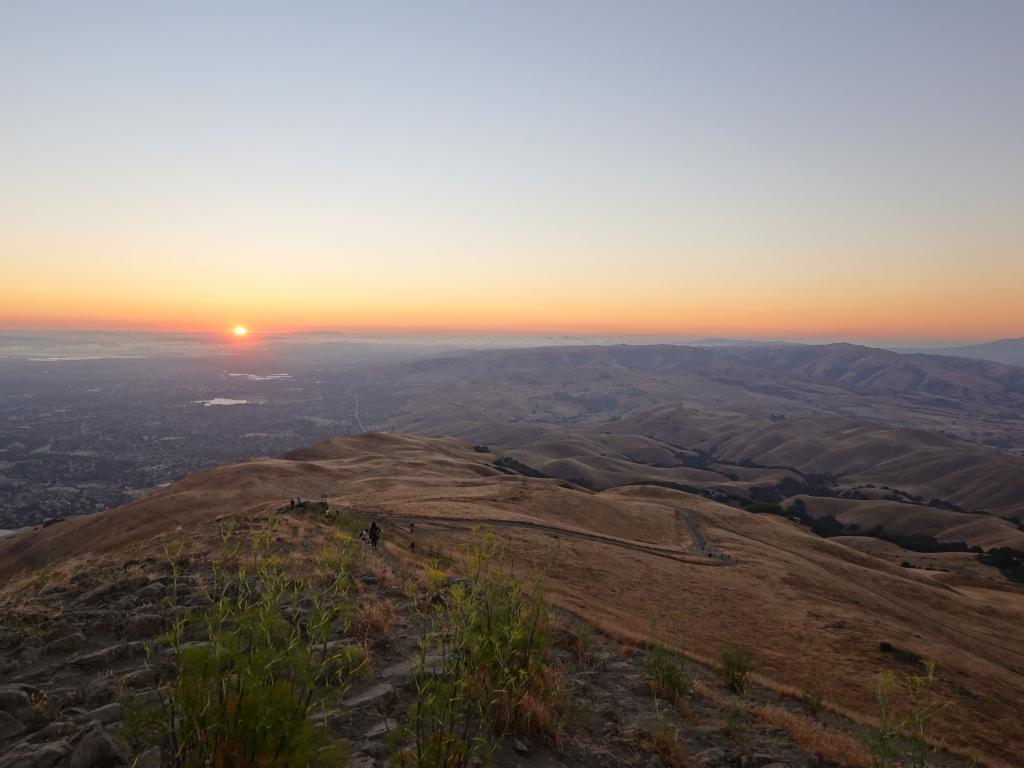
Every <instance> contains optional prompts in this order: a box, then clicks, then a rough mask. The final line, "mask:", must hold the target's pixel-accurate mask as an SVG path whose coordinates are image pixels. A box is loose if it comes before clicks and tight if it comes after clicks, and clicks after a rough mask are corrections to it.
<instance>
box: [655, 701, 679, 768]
mask: <svg viewBox="0 0 1024 768" xmlns="http://www.w3.org/2000/svg"><path fill="white" fill-rule="evenodd" d="M647 747H648V749H650V751H652V752H654V753H656V754H657V755H659V756H660V757H661V762H662V764H663V765H666V766H668V767H669V768H685V766H686V756H685V754H684V753H683V750H682V748H681V747H680V746H679V734H678V733H677V732H676V729H675V728H673V727H672V722H671V721H670V720H669V718H668V716H667V715H666V714H665V713H664V712H662V711H661V710H660V709H658V708H657V707H655V710H654V719H653V720H652V721H651V735H650V740H649V741H648V744H647Z"/></svg>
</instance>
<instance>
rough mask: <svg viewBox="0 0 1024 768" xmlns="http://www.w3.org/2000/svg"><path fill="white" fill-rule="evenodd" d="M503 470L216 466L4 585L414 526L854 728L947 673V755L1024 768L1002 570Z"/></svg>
mask: <svg viewBox="0 0 1024 768" xmlns="http://www.w3.org/2000/svg"><path fill="white" fill-rule="evenodd" d="M618 440H620V438H619V437H614V438H613V439H612V442H611V443H609V444H608V447H609V448H610V447H612V446H617V447H619V448H620V449H622V448H627V449H629V450H640V449H648V450H650V451H652V453H651V456H650V457H657V456H661V454H660V450H661V446H660V445H657V444H651V443H644V442H642V441H640V442H638V443H635V444H634V443H633V442H632V441H630V443H629V444H628V445H622V444H621V443H619V442H616V441H618ZM571 448H572V445H571V444H570V445H569V446H568V447H567V449H571ZM496 458H497V457H496V456H495V454H492V453H486V452H483V451H482V449H479V450H474V449H473V448H472V447H471V446H470V445H469V444H466V443H463V442H461V441H459V440H455V439H452V438H428V437H416V436H408V435H394V434H366V435H362V436H359V437H354V438H337V439H332V440H328V441H325V442H323V443H319V444H316V445H313V446H310V447H309V448H305V449H299V450H296V451H293V452H291V453H289V454H287V455H286V456H284V457H282V458H280V459H257V460H252V461H246V462H239V463H235V464H229V465H225V466H221V467H216V468H212V469H208V470H204V471H201V472H198V473H196V474H194V475H192V476H190V477H187V478H185V479H183V480H181V481H179V482H177V483H175V484H173V485H171V486H170V487H168V488H166V489H164V490H162V491H159V492H157V493H155V494H153V495H152V496H150V497H148V498H145V499H141V500H139V501H136V502H133V503H132V504H129V505H125V506H123V507H119V508H117V509H113V510H109V511H107V512H103V513H98V514H94V515H88V516H84V517H80V518H77V519H73V520H68V521H66V522H62V523H60V524H58V525H52V526H49V527H46V528H40V529H37V530H34V531H28V532H22V533H20V534H19V535H17V536H15V537H13V538H12V539H7V540H3V541H0V579H12V578H18V577H19V574H22V575H23V574H25V573H26V572H27V573H31V572H32V571H33V569H39V568H41V567H44V566H45V567H46V568H48V569H53V568H59V567H61V565H62V564H69V563H71V564H74V567H75V568H76V569H82V568H86V567H88V564H89V563H90V562H93V561H96V560H101V559H104V558H108V559H109V558H112V557H117V558H132V560H133V561H139V560H140V558H145V557H146V556H148V555H153V554H155V553H159V552H160V550H161V547H162V546H163V545H165V544H167V543H168V542H172V541H174V540H175V539H178V538H184V539H189V540H192V539H195V540H196V541H197V542H198V543H197V544H196V547H202V546H208V545H205V544H203V543H202V542H203V540H204V537H209V538H215V537H216V530H217V529H218V521H223V520H237V521H239V524H240V525H241V524H243V523H244V521H245V520H247V519H248V518H249V517H251V516H254V515H255V516H259V515H263V516H265V515H267V514H268V513H272V512H274V511H276V510H278V509H281V508H282V507H284V508H285V512H287V502H288V499H289V498H290V497H293V496H296V495H298V496H301V497H303V498H315V499H320V498H323V500H324V501H326V502H327V503H328V504H329V505H330V506H332V507H334V508H336V509H339V510H343V511H344V510H352V511H357V512H358V513H359V514H361V515H364V516H366V517H375V518H376V519H378V520H380V521H381V523H382V525H383V526H384V530H385V537H386V540H387V539H390V540H392V541H395V542H404V541H407V540H408V539H409V536H408V534H407V533H403V532H402V531H404V530H405V528H406V527H407V525H408V523H409V522H416V523H417V525H418V528H417V533H416V536H417V541H418V542H419V544H420V547H419V548H418V549H417V552H420V551H421V550H423V551H424V554H422V555H418V557H424V558H427V557H429V555H428V554H427V552H445V551H454V549H455V548H457V547H458V546H460V545H461V544H462V543H464V542H466V541H468V540H469V539H470V538H471V537H472V536H473V535H474V534H473V531H474V529H477V528H479V527H480V526H490V527H491V528H492V529H493V530H494V531H495V532H496V533H497V535H498V536H499V538H500V539H501V540H502V541H503V542H504V543H505V546H506V548H507V551H508V552H509V553H510V555H511V561H510V562H511V563H514V568H515V569H516V570H517V571H519V572H522V573H524V574H536V573H538V572H539V573H542V574H543V575H544V579H545V583H546V585H547V591H548V598H549V600H550V602H551V603H552V604H554V605H556V606H558V607H560V608H561V609H564V610H566V611H569V612H571V613H573V614H575V615H576V616H578V617H580V618H582V619H584V620H586V621H587V622H590V623H591V624H593V625H594V626H595V627H596V628H598V629H599V630H601V631H602V632H605V633H607V634H609V635H610V636H612V637H616V638H619V639H621V640H623V641H631V642H637V641H645V640H647V639H649V638H650V633H651V632H652V631H653V632H654V634H655V636H656V637H657V638H658V639H660V640H661V641H663V642H665V643H668V644H670V645H671V646H672V647H675V648H678V649H679V650H681V651H683V652H684V653H686V654H687V655H689V656H690V657H691V658H693V659H695V660H698V661H701V662H703V663H706V664H711V665H714V664H715V663H716V662H715V660H716V659H717V657H718V654H719V652H720V649H721V647H722V645H723V643H725V642H728V641H734V640H735V641H743V642H746V643H748V644H750V645H751V648H752V652H753V653H754V656H755V658H756V663H757V669H758V672H759V675H760V678H759V679H761V680H763V682H764V684H765V685H766V686H767V687H768V688H769V689H772V690H776V691H779V692H782V693H786V692H789V693H795V692H797V691H799V690H800V689H801V688H805V687H807V686H810V685H814V686H815V687H817V688H820V690H821V691H823V693H824V695H825V698H826V700H827V701H829V702H830V706H832V707H834V708H836V709H837V711H842V712H844V713H847V714H848V715H849V716H850V717H853V718H855V719H862V720H868V719H870V717H871V712H872V707H873V704H872V680H873V675H874V674H875V673H877V672H879V671H881V670H883V669H888V668H895V669H897V670H898V669H901V668H902V669H911V668H913V665H912V663H911V667H907V666H906V665H907V664H908V662H906V661H901V660H900V659H901V658H903V659H905V658H909V659H914V658H927V659H933V660H935V661H936V663H937V665H938V669H939V671H940V673H939V684H938V685H939V689H940V692H941V695H942V697H943V698H944V700H946V701H948V702H949V705H950V706H948V707H947V708H945V709H944V710H943V711H942V713H941V715H940V716H939V718H938V723H939V727H940V728H941V730H942V732H943V734H945V735H946V736H947V744H948V746H949V747H950V748H951V749H953V750H955V751H958V752H959V753H961V754H968V753H971V754H975V755H976V756H977V757H978V758H979V759H980V760H981V761H982V763H983V764H986V765H990V766H1009V765H1012V764H1013V761H1014V760H1015V755H1016V749H1017V746H1018V745H1019V744H1021V743H1024V730H1022V724H1021V721H1020V719H1019V717H1017V715H1016V712H1015V711H1014V708H1013V707H1012V706H1011V705H1010V704H1009V702H1013V701H1015V700H1016V699H1015V697H1016V694H1017V692H1018V691H1019V690H1020V688H1021V686H1022V685H1024V637H1022V636H1021V627H1022V626H1024V591H1022V590H1021V589H1019V588H1017V587H1014V586H1013V585H1012V584H1011V583H1009V582H1007V581H1005V580H1004V579H1001V577H999V575H998V572H996V571H994V569H990V571H991V575H990V578H989V581H987V582H986V581H983V580H982V581H979V578H978V574H977V573H974V572H970V573H965V574H964V576H963V577H962V578H958V577H957V575H956V573H949V574H947V578H946V579H945V580H938V579H935V578H932V577H931V576H930V575H928V574H927V573H925V572H922V571H918V570H917V569H908V568H900V567H899V566H898V565H896V564H894V563H891V562H890V561H889V560H887V559H886V558H884V557H879V556H876V555H873V554H868V553H865V552H862V551H859V550H858V549H857V548H855V547H852V546H847V545H844V544H843V543H841V542H837V541H830V540H825V539H821V538H818V537H817V536H815V535H813V534H811V533H809V532H808V531H806V530H805V529H803V528H801V527H800V526H798V525H795V524H793V523H791V522H790V521H788V520H785V519H783V518H780V517H777V516H773V515H754V514H750V513H748V512H744V511H742V510H739V509H736V508H734V507H730V506H726V505H722V504H718V503H715V502H714V501H711V500H709V499H707V498H703V497H701V496H696V495H692V494H688V493H685V492H681V491H678V490H673V489H669V488H664V487H656V486H649V485H643V486H624V487H616V488H611V489H608V490H602V491H593V490H588V489H585V488H582V487H579V486H577V485H573V484H571V483H568V482H565V481H564V480H558V479H545V478H534V477H526V476H523V475H522V474H519V473H517V472H515V471H512V470H510V469H507V468H504V467H502V466H500V462H496ZM652 628H653V629H652ZM882 643H887V644H888V646H880V644H882ZM880 647H892V648H897V649H901V650H902V651H903V652H905V653H904V655H903V656H898V657H894V656H893V655H892V654H887V653H884V652H880V650H879V648H880Z"/></svg>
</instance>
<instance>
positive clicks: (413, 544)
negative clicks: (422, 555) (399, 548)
mask: <svg viewBox="0 0 1024 768" xmlns="http://www.w3.org/2000/svg"><path fill="white" fill-rule="evenodd" d="M409 551H410V552H412V553H413V554H415V553H416V542H415V541H410V542H409Z"/></svg>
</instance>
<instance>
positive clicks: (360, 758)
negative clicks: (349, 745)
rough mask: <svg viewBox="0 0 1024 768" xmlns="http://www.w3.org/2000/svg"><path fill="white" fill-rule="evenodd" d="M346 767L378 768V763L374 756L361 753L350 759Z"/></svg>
mask: <svg viewBox="0 0 1024 768" xmlns="http://www.w3.org/2000/svg"><path fill="white" fill-rule="evenodd" d="M346 765H347V766H348V768H377V761H376V760H375V759H374V757H373V755H366V754H362V753H360V754H358V755H353V756H352V757H350V758H349V760H348V762H347V763H346Z"/></svg>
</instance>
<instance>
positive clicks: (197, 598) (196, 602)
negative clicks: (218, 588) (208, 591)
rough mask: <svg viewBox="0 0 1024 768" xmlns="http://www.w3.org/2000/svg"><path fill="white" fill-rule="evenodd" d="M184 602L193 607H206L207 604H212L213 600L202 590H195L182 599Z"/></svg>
mask: <svg viewBox="0 0 1024 768" xmlns="http://www.w3.org/2000/svg"><path fill="white" fill-rule="evenodd" d="M184 604H185V605H188V606H191V607H193V608H206V607H207V606H209V605H213V601H212V600H211V599H210V598H209V597H207V596H206V595H204V594H203V593H202V592H196V593H194V594H192V595H189V597H188V599H187V600H185V601H184Z"/></svg>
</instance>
